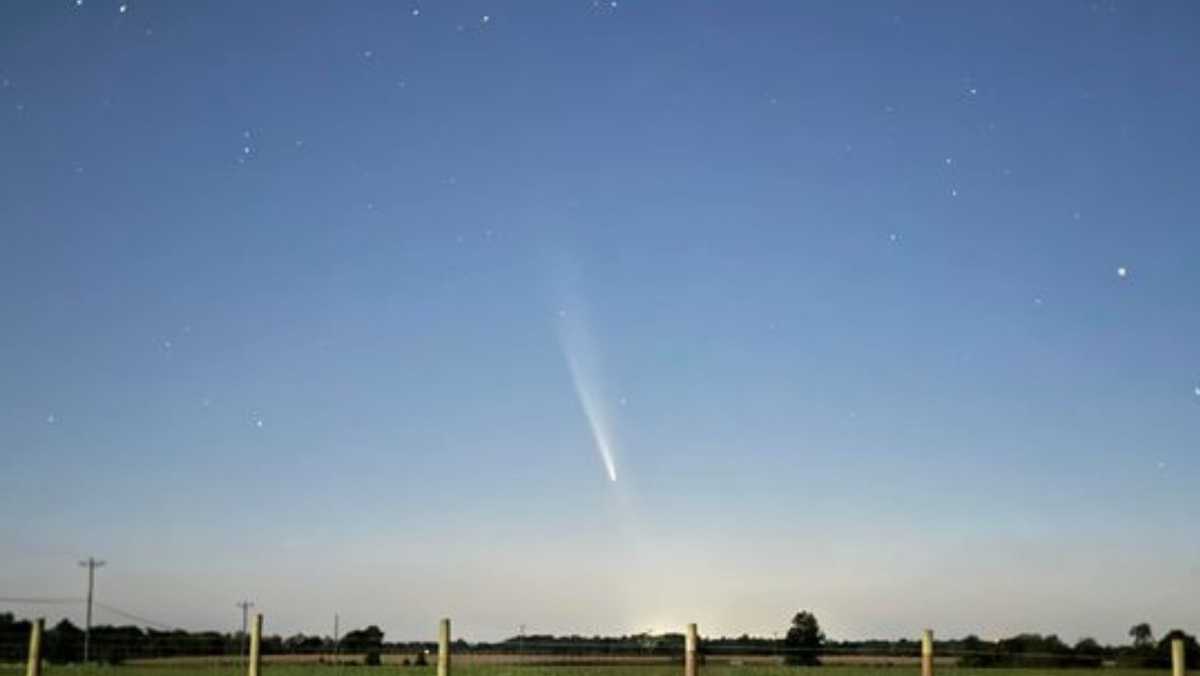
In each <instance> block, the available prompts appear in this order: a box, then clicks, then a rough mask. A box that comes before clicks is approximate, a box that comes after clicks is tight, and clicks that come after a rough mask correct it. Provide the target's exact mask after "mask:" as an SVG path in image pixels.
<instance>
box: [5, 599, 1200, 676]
mask: <svg viewBox="0 0 1200 676" xmlns="http://www.w3.org/2000/svg"><path fill="white" fill-rule="evenodd" d="M30 629H31V622H30V621H28V620H18V619H16V618H15V617H14V616H13V614H12V613H0V662H17V661H20V660H23V659H24V658H25V654H26V650H27V649H28V642H29V632H30ZM83 635H84V632H83V629H81V628H79V627H77V626H76V625H74V624H73V623H71V622H70V621H69V620H66V619H63V620H61V621H60V622H58V623H57V624H55V625H53V626H52V627H50V628H48V629H47V630H46V632H45V635H44V636H43V642H42V646H43V647H42V654H43V656H44V657H45V658H46V659H47V660H49V661H50V662H53V663H72V662H79V661H81V660H82V659H83ZM1129 636H1130V639H1131V642H1130V643H1129V644H1126V645H1115V646H1114V645H1102V644H1100V643H1099V642H1097V641H1095V640H1093V639H1090V638H1085V639H1081V640H1079V641H1077V642H1075V643H1074V644H1072V645H1069V644H1067V643H1066V642H1064V641H1062V640H1061V639H1060V638H1059V637H1058V636H1056V635H1053V634H1050V635H1042V634H1035V633H1023V634H1018V635H1016V636H1012V637H1009V638H1005V639H1000V640H995V641H992V640H984V639H981V638H979V637H978V636H974V635H969V636H966V637H964V638H960V639H948V640H947V639H939V640H937V641H935V643H934V651H935V654H937V655H939V656H945V657H954V658H957V660H958V664H959V666H965V667H1037V668H1062V667H1078V668H1089V667H1093V668H1094V667H1100V666H1102V665H1104V664H1116V665H1118V666H1123V667H1147V668H1163V667H1166V666H1168V665H1169V664H1170V645H1171V640H1172V639H1175V638H1182V639H1183V640H1184V642H1185V646H1186V647H1185V655H1186V661H1187V666H1188V668H1190V669H1196V668H1200V645H1197V642H1196V638H1195V637H1194V636H1192V635H1190V634H1187V633H1185V632H1184V631H1182V630H1180V629H1172V630H1170V631H1168V632H1166V633H1165V634H1163V635H1162V636H1161V637H1160V638H1158V639H1155V636H1154V632H1153V630H1152V628H1151V627H1150V625H1149V624H1147V623H1139V624H1136V625H1134V626H1133V627H1132V628H1130V630H1129ZM245 644H246V637H245V636H244V635H243V634H242V633H241V632H226V633H222V632H216V631H198V632H189V631H185V630H182V629H174V630H157V629H151V628H142V627H138V626H133V625H125V626H111V625H99V626H94V627H92V635H91V657H92V659H93V660H96V661H100V662H107V663H110V664H119V663H121V662H124V661H126V660H130V659H148V658H158V657H187V656H197V657H198V656H206V657H222V656H227V657H235V656H238V655H241V654H242V653H243V650H244V649H245ZM683 648H684V636H683V634H681V633H666V634H653V633H650V632H646V633H641V634H627V635H622V636H599V635H595V636H590V637H589V636H581V635H578V634H574V635H569V636H558V635H552V634H533V635H528V636H526V635H520V636H512V637H509V638H507V639H504V640H501V641H495V642H467V641H465V640H463V639H459V640H457V641H455V642H454V644H453V645H452V650H454V651H455V652H460V653H461V652H474V653H512V652H520V653H537V654H542V655H563V656H566V655H597V654H611V655H654V656H662V657H664V658H665V657H676V658H677V657H679V656H681V655H682V652H683ZM436 649H437V644H436V643H434V642H432V641H407V642H404V641H393V642H387V641H385V640H384V632H383V631H382V630H381V629H380V628H379V627H378V626H375V625H370V626H368V627H365V628H362V629H355V630H353V631H348V632H346V634H345V635H344V636H341V637H340V638H339V639H338V640H336V641H335V640H334V638H333V637H330V636H319V635H310V634H303V633H301V634H295V635H292V636H288V637H283V636H278V635H269V636H264V637H263V638H262V641H261V643H260V650H261V652H262V654H264V655H283V654H298V653H300V654H302V653H308V654H318V655H332V654H333V653H335V652H340V653H345V654H348V655H354V657H353V658H351V659H354V660H358V659H362V660H363V661H364V663H366V664H379V663H380V662H381V660H380V655H381V654H382V653H395V654H404V655H406V656H407V655H411V656H412V658H411V660H408V659H407V658H406V661H410V662H411V663H413V664H417V665H421V664H425V655H426V654H427V653H428V652H432V651H436ZM920 650H921V644H920V642H919V641H917V640H913V639H907V638H905V639H898V640H884V639H871V640H846V641H837V640H830V639H828V638H827V637H826V636H825V634H824V632H823V631H822V630H821V627H820V623H819V622H818V621H817V618H816V616H815V615H814V614H813V613H810V612H807V611H801V612H799V613H796V615H795V616H793V618H792V622H791V624H790V625H789V626H788V627H787V632H786V634H785V635H784V637H783V638H766V637H752V636H749V635H748V634H743V635H741V636H738V637H719V638H713V637H710V638H707V639H704V640H702V641H701V652H702V653H704V654H706V655H712V656H716V655H762V654H776V655H779V656H780V659H781V661H783V662H784V663H786V664H792V665H816V664H820V663H821V658H822V656H830V655H839V654H851V655H877V656H896V657H910V656H911V657H915V656H918V655H920Z"/></svg>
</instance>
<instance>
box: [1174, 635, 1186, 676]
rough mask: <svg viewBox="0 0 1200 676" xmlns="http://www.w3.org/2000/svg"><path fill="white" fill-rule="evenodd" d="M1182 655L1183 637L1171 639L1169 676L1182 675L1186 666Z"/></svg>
mask: <svg viewBox="0 0 1200 676" xmlns="http://www.w3.org/2000/svg"><path fill="white" fill-rule="evenodd" d="M1183 657H1184V653H1183V639H1181V638H1173V639H1171V676H1183V672H1184V669H1185V667H1186V665H1185V663H1184V659H1183Z"/></svg>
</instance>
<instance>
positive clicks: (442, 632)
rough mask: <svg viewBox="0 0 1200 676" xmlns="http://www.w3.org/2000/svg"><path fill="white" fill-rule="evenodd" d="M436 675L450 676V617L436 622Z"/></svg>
mask: <svg viewBox="0 0 1200 676" xmlns="http://www.w3.org/2000/svg"><path fill="white" fill-rule="evenodd" d="M437 676H450V618H448V617H447V618H445V619H443V620H442V621H441V622H440V623H439V624H438V655H437Z"/></svg>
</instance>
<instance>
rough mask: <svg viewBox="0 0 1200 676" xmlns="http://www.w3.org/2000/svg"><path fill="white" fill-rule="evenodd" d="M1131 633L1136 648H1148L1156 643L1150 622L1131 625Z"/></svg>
mask: <svg viewBox="0 0 1200 676" xmlns="http://www.w3.org/2000/svg"><path fill="white" fill-rule="evenodd" d="M1129 635H1130V636H1131V637H1132V638H1133V647H1134V648H1146V647H1149V646H1150V645H1152V644H1153V643H1154V632H1153V631H1152V630H1151V629H1150V624H1149V623H1148V622H1140V623H1138V624H1135V625H1133V626H1132V627H1130V628H1129Z"/></svg>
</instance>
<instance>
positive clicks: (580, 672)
mask: <svg viewBox="0 0 1200 676" xmlns="http://www.w3.org/2000/svg"><path fill="white" fill-rule="evenodd" d="M11 666H12V667H14V668H11V669H4V670H3V672H4V673H5V676H11V675H13V674H23V671H21V670H18V669H16V668H15V667H16V666H17V665H11ZM682 671H683V669H682V667H680V666H676V665H670V664H647V665H638V664H614V665H611V666H595V665H588V666H581V665H570V666H545V665H521V664H465V665H456V666H454V667H453V670H452V674H453V676H682ZM881 672H889V674H888V675H884V674H881ZM937 672H938V673H952V674H953V676H1087V675H1088V674H1096V676H1168V674H1169V671H1167V670H1163V671H1158V670H1150V669H1116V668H1105V669H1099V670H1092V669H1087V670H1080V669H1073V670H1072V669H960V668H956V667H950V666H946V667H943V666H939V667H938V669H937ZM700 673H701V676H908V675H911V676H918V674H919V670H918V669H917V668H915V667H908V666H893V667H880V666H824V667H783V666H776V665H763V664H746V665H731V664H709V665H705V666H704V667H703V668H702V670H701V672H700ZM244 674H245V672H244V671H243V670H242V669H241V668H240V667H239V666H237V665H233V664H228V663H218V662H212V663H209V664H194V663H193V664H187V665H171V666H159V665H126V666H119V667H110V666H88V667H82V666H53V665H48V666H47V667H46V668H45V670H44V671H43V676H244ZM263 674H264V676H433V674H434V669H433V667H398V666H392V665H385V666H382V667H360V666H341V667H335V666H332V665H322V664H264V665H263Z"/></svg>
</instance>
